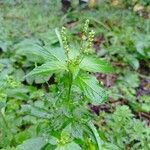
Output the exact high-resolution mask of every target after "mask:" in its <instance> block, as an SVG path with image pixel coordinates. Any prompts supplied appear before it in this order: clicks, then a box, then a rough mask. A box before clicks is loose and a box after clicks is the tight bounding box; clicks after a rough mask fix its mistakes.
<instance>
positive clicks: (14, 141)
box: [0, 0, 150, 150]
mask: <svg viewBox="0 0 150 150" xmlns="http://www.w3.org/2000/svg"><path fill="white" fill-rule="evenodd" d="M69 5H70V4H69V3H62V2H61V1H60V0H32V1H30V0H25V1H23V0H1V1H0V149H2V150H15V149H17V150H51V149H52V150H53V149H56V150H80V149H83V150H84V149H89V150H97V149H99V148H98V146H97V143H96V142H95V140H94V137H93V136H92V132H96V133H95V134H94V135H95V136H96V137H97V138H96V141H97V142H98V141H99V140H100V141H99V142H100V143H101V145H102V147H103V148H102V149H104V150H149V149H150V128H149V125H150V2H149V0H106V1H103V0H101V1H98V3H97V4H96V6H94V5H90V6H89V7H91V8H89V7H88V6H87V4H86V3H85V4H81V5H72V6H71V5H70V6H69ZM87 19H89V20H90V29H93V30H94V31H95V38H94V41H93V49H94V51H95V52H96V54H97V56H98V57H99V58H105V60H107V61H108V62H110V63H111V64H112V66H113V68H114V72H113V73H111V74H103V73H94V74H93V76H95V77H96V78H97V79H98V80H99V82H100V83H101V84H102V85H103V86H104V87H105V89H106V91H108V93H109V98H108V100H107V101H106V102H103V103H102V104H100V105H98V106H95V105H92V104H91V103H88V104H87V103H86V104H85V105H82V107H80V106H77V108H78V109H76V110H75V112H74V116H75V117H73V120H78V121H79V122H78V123H77V124H75V125H74V126H73V125H72V126H71V125H70V124H69V125H68V120H67V121H66V118H64V116H63V115H65V116H69V115H70V114H69V113H68V112H67V108H66V107H62V105H61V103H60V104H58V105H57V106H56V105H55V102H56V101H57V99H59V97H60V95H61V92H63V86H62V85H60V84H59V83H60V82H61V80H63V79H62V78H60V77H63V75H62V74H60V76H59V77H57V76H55V74H53V73H51V74H48V75H47V74H44V75H43V76H34V77H26V78H25V75H27V74H28V73H29V72H30V71H31V70H33V68H34V67H35V66H39V65H41V64H42V63H43V61H44V60H42V57H40V56H39V55H38V53H37V52H38V51H40V50H41V49H42V48H43V47H48V48H49V49H57V48H58V47H60V44H59V38H58V35H57V33H58V32H57V31H59V30H60V29H61V27H62V26H65V27H66V28H67V29H68V32H69V33H68V34H69V35H68V36H69V40H70V41H71V43H76V47H73V49H76V48H79V47H80V45H79V42H80V40H81V39H80V37H81V35H82V27H83V24H84V22H85V20H87ZM56 51H57V50H56ZM58 53H59V52H58ZM60 57H61V56H60ZM60 69H61V68H60ZM92 79H93V78H92ZM93 80H94V83H96V81H95V78H94V79H93ZM74 94H75V96H74V97H76V98H78V99H79V95H77V94H76V93H74ZM63 96H64V97H65V95H63ZM62 99H63V98H62ZM83 107H84V108H86V109H85V110H84V109H83ZM62 114H63V115H62ZM71 115H72V114H71ZM81 116H82V117H81ZM83 116H84V119H83ZM89 118H92V120H93V121H92V122H93V123H94V125H95V126H94V127H92V126H91V129H93V130H92V131H90V130H88V129H87V127H85V126H84V125H80V122H82V121H83V120H84V121H85V120H88V119H89ZM82 119H83V120H82ZM74 122H75V121H74ZM95 130H96V131H95ZM85 131H86V134H85V133H84V132H85ZM68 133H69V135H68ZM87 133H88V134H87ZM66 141H67V142H66ZM60 145H61V146H60ZM62 145H63V146H62Z"/></svg>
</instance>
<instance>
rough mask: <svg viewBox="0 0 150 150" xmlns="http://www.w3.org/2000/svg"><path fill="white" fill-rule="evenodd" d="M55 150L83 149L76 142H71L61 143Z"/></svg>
mask: <svg viewBox="0 0 150 150" xmlns="http://www.w3.org/2000/svg"><path fill="white" fill-rule="evenodd" d="M55 150H82V149H81V147H80V146H79V145H78V144H76V143H75V142H71V143H68V144H65V145H59V146H58V147H57V148H56V149H55Z"/></svg>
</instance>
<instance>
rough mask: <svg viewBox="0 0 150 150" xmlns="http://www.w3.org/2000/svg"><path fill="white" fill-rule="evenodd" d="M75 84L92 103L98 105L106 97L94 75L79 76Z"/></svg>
mask: <svg viewBox="0 0 150 150" xmlns="http://www.w3.org/2000/svg"><path fill="white" fill-rule="evenodd" d="M75 84H76V85H77V86H78V87H79V88H80V89H81V90H82V91H83V93H84V94H85V96H86V97H87V98H88V99H90V100H91V102H92V104H94V105H99V104H100V103H102V102H103V101H105V100H106V99H107V94H106V91H105V90H104V89H103V88H102V87H100V85H99V82H98V81H97V79H96V78H95V77H94V76H90V75H82V76H79V77H78V78H77V79H76V81H75Z"/></svg>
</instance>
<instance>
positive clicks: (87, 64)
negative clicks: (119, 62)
mask: <svg viewBox="0 0 150 150" xmlns="http://www.w3.org/2000/svg"><path fill="white" fill-rule="evenodd" d="M80 68H81V69H82V70H85V71H89V72H101V73H111V72H113V68H112V66H111V65H110V64H109V63H107V62H106V61H105V60H102V59H100V58H97V57H93V56H85V57H84V58H83V60H82V62H81V63H80Z"/></svg>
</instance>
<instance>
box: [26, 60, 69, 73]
mask: <svg viewBox="0 0 150 150" xmlns="http://www.w3.org/2000/svg"><path fill="white" fill-rule="evenodd" d="M66 69H67V68H66V66H65V64H63V63H62V62H59V61H51V62H47V63H45V64H43V65H41V66H39V67H36V68H35V69H33V70H32V71H31V72H30V73H29V74H28V75H27V76H35V75H48V74H50V73H58V72H62V71H65V70H66Z"/></svg>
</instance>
